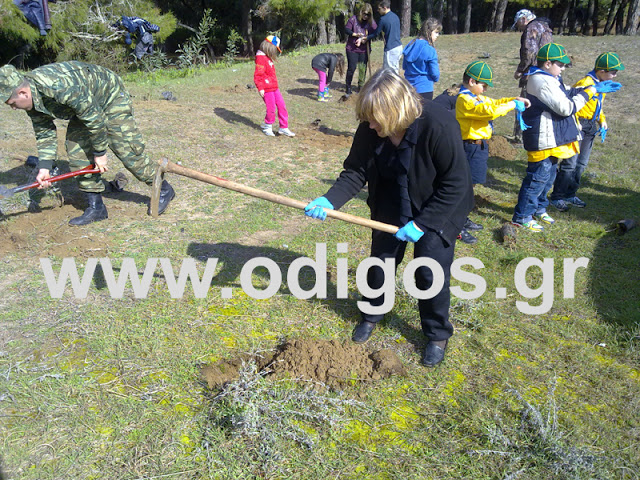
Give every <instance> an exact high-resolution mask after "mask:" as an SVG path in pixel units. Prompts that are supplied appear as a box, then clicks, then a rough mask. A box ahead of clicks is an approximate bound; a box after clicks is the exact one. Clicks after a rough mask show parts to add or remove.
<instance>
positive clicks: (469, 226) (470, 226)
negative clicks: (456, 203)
mask: <svg viewBox="0 0 640 480" xmlns="http://www.w3.org/2000/svg"><path fill="white" fill-rule="evenodd" d="M464 228H465V230H471V231H472V232H477V231H478V230H482V229H483V228H484V227H483V226H482V225H480V224H479V223H476V222H474V221H473V220H471V219H470V218H468V217H467V220H466V221H465V222H464Z"/></svg>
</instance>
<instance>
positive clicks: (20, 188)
mask: <svg viewBox="0 0 640 480" xmlns="http://www.w3.org/2000/svg"><path fill="white" fill-rule="evenodd" d="M91 173H100V170H99V169H97V168H96V167H95V165H88V166H86V167H84V168H81V169H80V170H76V171H75V172H69V173H63V174H62V175H56V176H55V177H51V178H48V179H47V181H48V182H51V183H53V182H59V181H60V180H65V179H67V178H71V177H77V176H78V175H88V174H91ZM39 186H40V184H39V183H38V182H33V183H29V184H27V185H20V186H18V187H14V188H12V189H11V191H12V193H18V192H24V191H25V190H31V189H32V188H37V187H39Z"/></svg>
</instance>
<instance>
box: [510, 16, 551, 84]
mask: <svg viewBox="0 0 640 480" xmlns="http://www.w3.org/2000/svg"><path fill="white" fill-rule="evenodd" d="M551 42H553V32H552V31H551V28H549V24H548V23H547V22H546V21H545V20H544V19H541V18H536V19H535V20H532V21H531V22H529V23H528V24H527V28H526V29H525V31H524V32H522V37H521V38H520V63H519V64H518V68H516V72H519V73H526V72H527V71H528V70H529V67H531V66H532V65H536V64H537V61H536V56H537V54H538V50H540V48H542V46H543V45H546V44H547V43H551ZM526 78H527V77H522V78H521V79H520V86H521V87H522V86H524V84H526V81H527V80H526Z"/></svg>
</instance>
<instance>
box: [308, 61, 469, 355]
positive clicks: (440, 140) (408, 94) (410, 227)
mask: <svg viewBox="0 0 640 480" xmlns="http://www.w3.org/2000/svg"><path fill="white" fill-rule="evenodd" d="M356 115H357V117H358V119H359V120H360V122H361V123H360V126H359V127H358V129H357V131H356V134H355V137H354V139H353V145H352V146H351V151H350V152H349V155H348V156H347V159H346V160H345V162H344V170H343V171H342V173H341V174H340V176H339V177H338V179H337V180H336V182H335V183H334V185H333V186H332V187H331V188H330V189H329V191H328V192H327V193H326V194H325V195H324V196H322V197H319V198H316V199H315V200H314V201H312V202H310V203H309V204H308V205H307V206H306V207H305V213H306V215H308V216H310V217H312V218H317V219H321V220H324V219H325V218H326V215H327V214H326V211H325V209H334V208H335V209H338V208H340V207H342V206H343V205H344V204H345V203H346V202H348V201H349V200H350V199H351V198H353V197H354V196H356V195H357V194H358V192H360V190H361V189H362V188H363V187H364V186H365V185H368V190H369V198H368V200H367V203H368V205H369V207H370V209H371V218H372V219H374V220H377V221H381V222H385V223H389V224H392V225H396V226H398V227H399V230H398V231H397V233H396V234H395V235H391V234H389V233H385V232H380V231H373V233H372V240H371V257H373V258H376V259H379V260H380V261H381V262H382V261H385V260H386V259H388V260H390V261H394V260H395V267H396V268H397V265H398V264H400V262H401V261H402V258H403V257H404V252H405V249H406V246H407V242H411V243H414V244H415V248H414V257H415V258H424V257H430V258H431V259H433V260H435V261H436V262H437V263H438V264H439V265H440V266H441V268H442V271H443V272H444V284H443V285H442V288H441V289H440V291H439V293H437V294H436V295H435V296H434V297H433V298H430V299H420V300H419V301H418V308H419V312H420V320H421V325H422V330H423V332H424V334H425V336H426V337H427V340H428V343H427V346H426V348H425V351H424V355H423V358H422V362H423V364H424V365H426V366H435V365H437V364H438V363H440V362H441V361H442V360H443V359H444V354H445V350H446V347H447V342H448V339H449V337H451V335H452V334H453V326H452V325H451V323H450V322H449V306H450V292H449V279H450V267H451V263H452V262H453V254H454V248H455V243H456V237H457V235H458V233H459V232H460V230H461V229H462V226H463V225H464V222H465V219H466V218H467V214H468V213H469V212H470V211H471V209H472V207H473V191H472V188H471V174H470V172H469V164H468V162H467V159H466V156H465V153H464V147H463V145H462V138H461V135H460V127H459V126H458V123H457V122H456V120H455V117H454V116H453V115H452V114H450V113H447V111H446V110H444V109H443V108H442V107H440V106H439V105H437V104H434V103H432V102H427V104H426V105H424V106H423V105H422V100H421V97H420V96H419V95H418V94H417V93H416V91H415V89H414V88H413V87H412V86H411V85H410V84H409V83H408V82H407V81H406V80H405V79H404V78H402V77H400V76H399V75H398V74H396V73H395V72H394V71H393V70H390V69H383V70H379V71H378V72H376V73H375V74H374V75H373V77H372V78H371V79H370V80H369V81H368V82H367V83H366V84H365V86H364V87H363V89H362V91H361V92H360V95H359V96H358V100H357V102H356ZM434 277H435V275H434V273H433V271H432V270H431V269H430V268H428V267H426V266H421V267H419V268H417V270H416V273H415V281H416V286H417V288H418V289H420V290H423V291H424V290H427V289H429V288H430V287H431V286H432V285H433V284H434ZM367 284H368V286H369V287H370V288H371V289H378V292H379V291H381V290H380V289H381V288H382V287H383V286H384V285H386V282H385V273H384V270H383V269H382V267H380V266H374V267H372V268H370V269H369V271H368V273H367ZM358 306H359V308H360V309H361V312H362V321H361V322H360V324H359V325H358V326H357V327H356V328H355V330H354V332H353V337H352V339H353V341H354V342H356V343H364V342H366V341H367V340H368V339H369V337H370V336H371V333H372V331H373V329H374V328H375V326H376V324H377V323H378V322H379V321H380V320H382V318H383V316H384V313H385V312H387V311H389V310H390V309H391V306H390V305H388V304H387V302H386V301H385V295H384V294H381V295H379V296H377V297H376V298H367V297H366V296H365V297H363V302H359V304H358ZM385 308H386V309H385Z"/></svg>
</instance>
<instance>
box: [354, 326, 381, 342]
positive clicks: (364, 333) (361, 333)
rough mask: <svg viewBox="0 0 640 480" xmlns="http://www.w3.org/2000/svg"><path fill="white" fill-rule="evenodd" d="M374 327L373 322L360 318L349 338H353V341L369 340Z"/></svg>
mask: <svg viewBox="0 0 640 480" xmlns="http://www.w3.org/2000/svg"><path fill="white" fill-rule="evenodd" d="M374 328H376V324H375V323H373V322H367V321H366V320H362V321H361V322H360V323H359V324H358V326H357V327H356V328H354V329H353V335H352V337H351V340H353V341H354V342H355V343H365V342H366V341H367V340H369V337H370V336H371V332H373V329H374Z"/></svg>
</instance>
